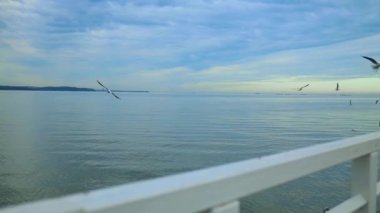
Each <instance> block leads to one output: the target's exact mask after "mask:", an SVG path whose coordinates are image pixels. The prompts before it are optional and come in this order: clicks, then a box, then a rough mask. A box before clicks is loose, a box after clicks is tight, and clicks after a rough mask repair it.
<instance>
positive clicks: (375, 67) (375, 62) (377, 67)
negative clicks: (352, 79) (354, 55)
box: [362, 56, 380, 72]
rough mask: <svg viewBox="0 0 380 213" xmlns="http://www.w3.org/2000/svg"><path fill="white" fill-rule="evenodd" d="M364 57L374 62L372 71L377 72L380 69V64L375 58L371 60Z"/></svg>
mask: <svg viewBox="0 0 380 213" xmlns="http://www.w3.org/2000/svg"><path fill="white" fill-rule="evenodd" d="M362 57H363V58H365V59H367V60H369V61H370V62H372V69H373V70H375V71H376V72H377V70H378V69H379V68H380V64H379V63H378V62H377V61H376V60H375V59H373V58H370V57H367V56H362Z"/></svg>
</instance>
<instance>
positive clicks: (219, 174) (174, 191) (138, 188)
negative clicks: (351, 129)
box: [0, 132, 380, 213]
mask: <svg viewBox="0 0 380 213" xmlns="http://www.w3.org/2000/svg"><path fill="white" fill-rule="evenodd" d="M379 149H380V132H375V133H370V134H366V135H361V136H356V137H352V138H347V139H342V140H338V141H334V142H330V143H324V144H319V145H314V146H311V147H306V148H301V149H297V150H292V151H288V152H283V153H279V154H274V155H270V156H265V157H262V158H256V159H250V160H245V161H240V162H235V163H229V164H225V165H221V166H216V167H212V168H207V169H201V170H198V171H192V172H185V173H182V174H177V175H171V176H167V177H162V178H157V179H153V180H147V181H140V182H136V183H131V184H124V185H120V186H114V187H109V188H106V189H100V190H94V191H91V192H88V193H79V194H75V195H69V196H65V197H62V198H55V199H48V200H44V201H37V202H32V203H27V204H22V205H18V206H14V207H8V208H5V209H1V210H0V212H2V213H15V212H31V211H33V212H165V213H166V212H197V211H203V210H207V209H212V208H214V207H215V206H219V205H222V204H228V203H230V202H232V203H234V202H236V201H237V200H238V199H239V198H241V197H244V196H247V195H250V194H254V193H257V192H260V191H263V190H266V189H269V188H272V187H274V186H277V185H280V184H283V183H286V182H289V181H291V180H294V179H297V178H300V177H303V176H305V175H309V174H311V173H314V172H317V171H319V170H322V169H326V168H329V167H332V166H334V165H337V164H339V163H342V162H346V161H349V160H354V162H357V159H360V162H359V161H358V162H359V164H360V165H366V163H367V160H368V159H369V160H368V162H370V163H368V164H370V165H371V166H369V167H368V170H369V172H368V173H370V174H371V175H369V177H370V179H369V180H373V179H375V181H376V176H375V177H373V175H374V174H377V166H376V163H377V161H374V158H375V157H374V156H372V157H370V158H368V159H367V158H364V157H366V156H369V155H371V153H374V152H377V150H379ZM376 160H377V156H376ZM359 164H358V165H359ZM374 166H375V167H374ZM374 168H375V169H374ZM373 170H376V171H375V172H374V171H373ZM360 175H362V174H360ZM360 175H359V176H358V178H357V181H361V180H362V177H361V176H360ZM365 177H366V176H365ZM365 177H363V178H365ZM371 184H372V183H371ZM354 185H355V184H354ZM357 185H358V186H359V185H360V186H361V185H363V184H357ZM372 185H373V186H374V188H375V190H374V192H375V195H371V193H372V194H373V190H369V192H368V193H367V192H366V190H365V189H364V191H363V189H361V188H358V189H357V190H356V189H355V190H356V191H359V192H358V193H360V195H357V194H353V198H351V199H352V200H354V201H356V202H359V201H362V200H361V198H363V199H365V200H366V204H364V205H366V206H369V209H370V210H368V212H372V210H371V209H372V208H373V207H371V206H372V205H373V201H369V200H371V199H369V198H368V199H367V197H368V196H376V193H379V192H378V191H379V190H377V192H376V182H374V183H373V184H372ZM379 187H380V185H379V184H377V188H379ZM355 193H356V192H355ZM366 193H367V194H366ZM367 195H368V196H367ZM349 200H350V199H349ZM372 200H373V199H372ZM375 202H376V199H375ZM227 206H228V205H227ZM231 206H234V207H231V208H233V209H235V210H236V209H237V210H236V211H235V210H234V212H238V208H236V205H231ZM356 207H357V206H356ZM218 212H223V211H218ZM365 212H367V211H365Z"/></svg>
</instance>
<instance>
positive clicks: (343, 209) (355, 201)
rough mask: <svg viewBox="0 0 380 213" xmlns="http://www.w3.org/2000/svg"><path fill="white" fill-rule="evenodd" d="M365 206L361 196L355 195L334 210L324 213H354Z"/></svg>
mask: <svg viewBox="0 0 380 213" xmlns="http://www.w3.org/2000/svg"><path fill="white" fill-rule="evenodd" d="M365 204H367V201H366V200H365V199H364V197H363V196H362V195H360V194H359V195H356V196H354V197H351V198H350V199H348V200H346V201H344V202H343V203H341V204H339V205H337V206H335V207H334V208H332V209H330V210H329V211H326V213H349V212H355V211H356V210H358V209H360V208H361V207H363V206H364V205H365Z"/></svg>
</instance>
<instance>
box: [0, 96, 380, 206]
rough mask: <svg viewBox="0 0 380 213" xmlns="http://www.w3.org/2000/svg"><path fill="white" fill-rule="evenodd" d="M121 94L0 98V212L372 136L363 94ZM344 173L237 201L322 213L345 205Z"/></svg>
mask: <svg viewBox="0 0 380 213" xmlns="http://www.w3.org/2000/svg"><path fill="white" fill-rule="evenodd" d="M118 95H119V96H121V98H122V99H121V100H117V99H114V98H113V97H112V96H110V95H108V94H106V93H102V92H41V91H37V92H33V91H0V146H1V149H0V206H7V205H11V204H18V203H22V202H26V201H32V200H36V199H41V198H50V197H56V196H61V195H66V194H70V193H75V192H82V191H87V190H92V189H98V188H102V187H107V186H113V185H117V184H123V183H127V182H132V181H137V180H143V179H148V178H154V177H160V176H164V175H169V174H175V173H178V172H183V171H191V170H195V169H200V168H205V167H210V166H214V165H220V164H224V163H228V162H234V161H239V160H243V159H249V158H254V157H260V156H263V155H268V154H273V153H278V152H283V151H286V150H292V149H296V148H300V147H305V146H310V145H314V144H319V143H325V142H329V141H333V140H337V139H341V138H346V137H351V136H355V135H360V134H365V133H369V132H373V131H378V130H379V120H380V116H379V115H380V114H379V111H380V105H375V100H376V97H370V96H358V95H355V96H338V95H263V94H169V93H119V94H118ZM350 99H351V100H352V103H353V105H352V106H350V105H349V100H350ZM350 166H351V165H350V164H349V163H346V164H343V165H340V166H336V167H333V168H331V169H328V170H325V171H322V172H318V173H316V174H313V175H310V176H308V177H305V178H301V179H299V180H297V181H293V182H291V183H288V184H285V185H283V186H280V187H276V188H274V189H271V190H268V191H265V192H262V193H259V194H257V195H254V196H250V197H247V198H244V199H243V202H242V209H243V211H244V212H321V209H322V208H324V207H327V206H334V205H336V204H338V203H340V202H341V201H342V200H344V199H346V198H347V197H349V195H350V194H349V187H350V178H351V174H350V172H351V170H350ZM253 181H254V180H253Z"/></svg>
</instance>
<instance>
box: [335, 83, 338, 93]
mask: <svg viewBox="0 0 380 213" xmlns="http://www.w3.org/2000/svg"><path fill="white" fill-rule="evenodd" d="M335 90H336V91H339V83H336V88H335Z"/></svg>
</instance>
